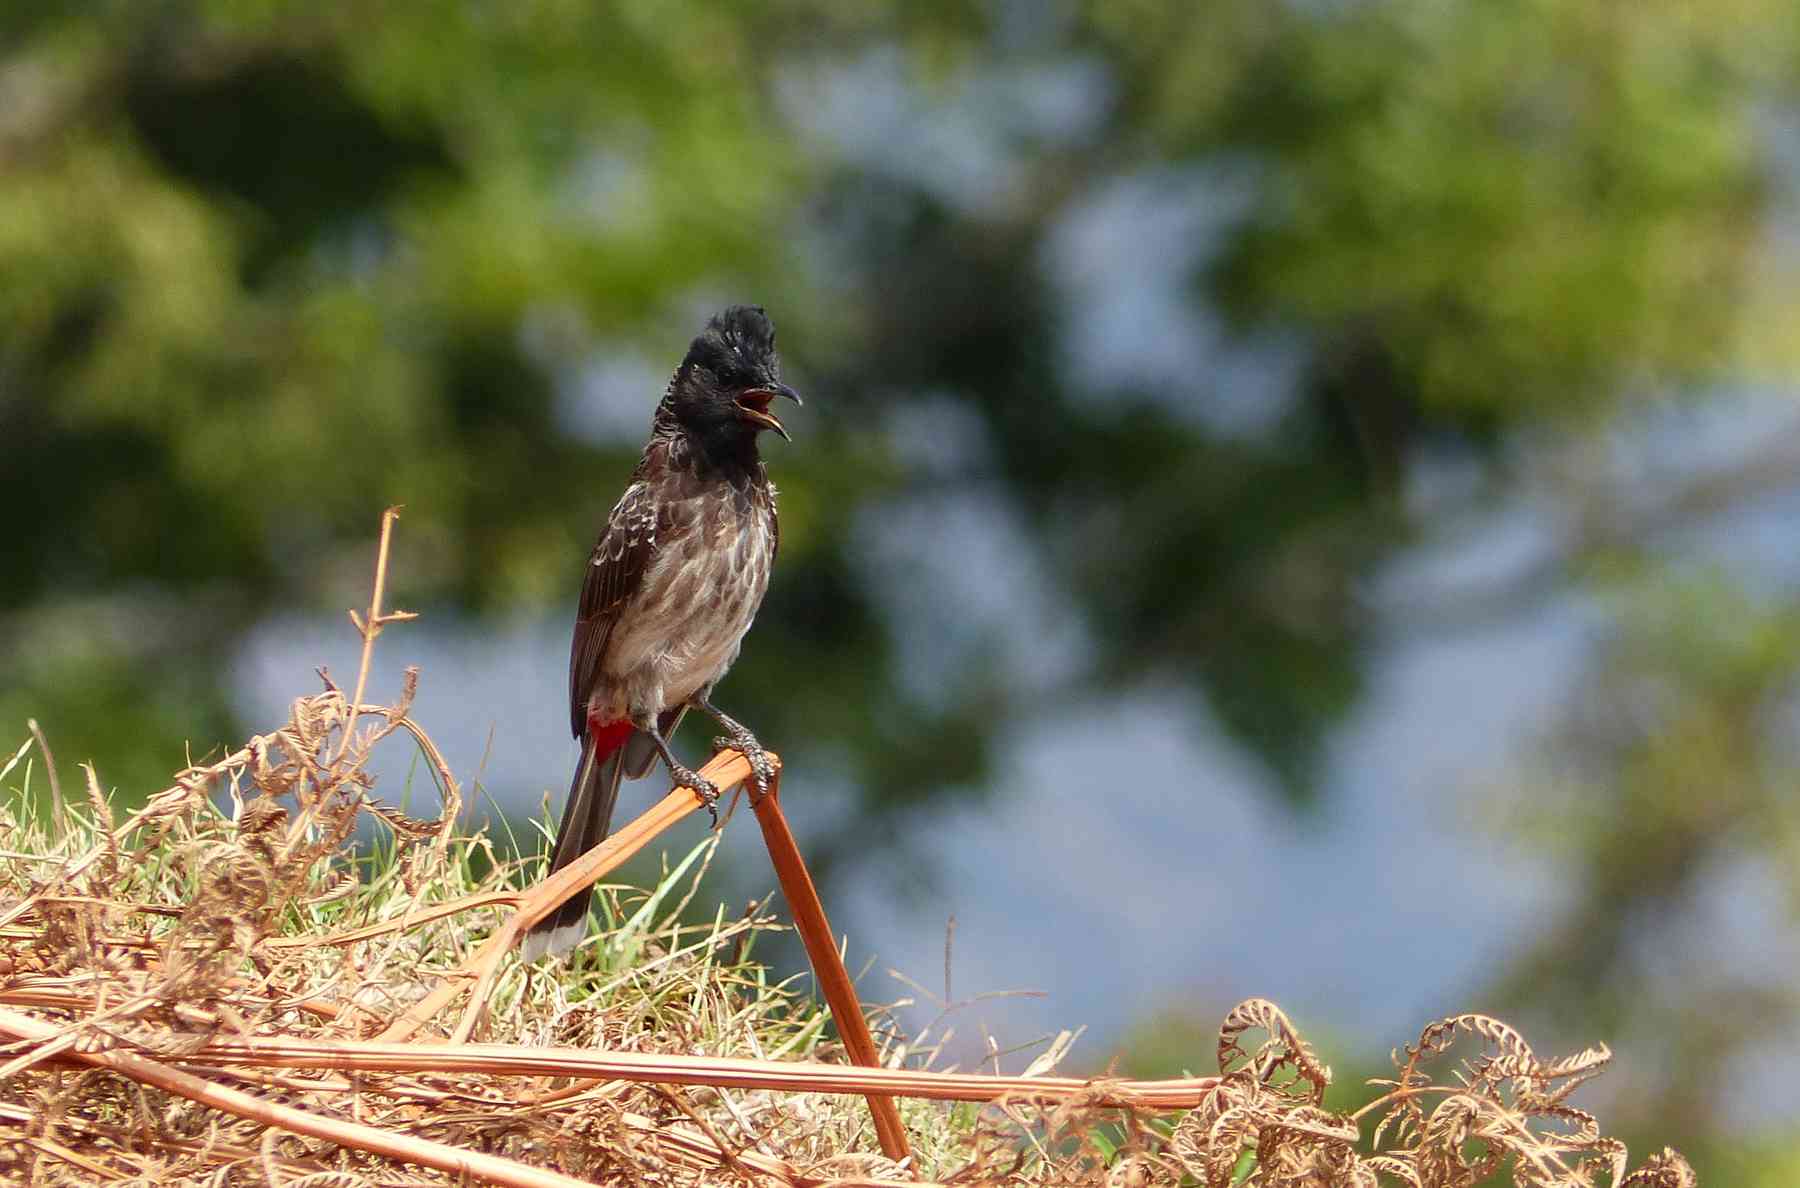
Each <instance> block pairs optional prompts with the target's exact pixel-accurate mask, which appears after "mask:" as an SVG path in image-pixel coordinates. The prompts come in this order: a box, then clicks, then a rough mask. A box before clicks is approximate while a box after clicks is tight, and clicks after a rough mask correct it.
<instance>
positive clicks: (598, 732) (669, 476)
mask: <svg viewBox="0 0 1800 1188" xmlns="http://www.w3.org/2000/svg"><path fill="white" fill-rule="evenodd" d="M777 396H785V397H787V398H788V399H789V400H792V401H793V402H794V403H795V404H799V403H800V395H799V393H797V392H795V391H794V390H793V389H792V388H790V387H788V386H787V385H786V384H784V383H782V382H781V376H780V363H779V361H778V360H777V358H776V355H775V328H774V327H773V326H772V325H770V323H769V319H768V316H767V315H766V314H765V313H764V312H763V310H762V309H761V307H759V306H747V305H734V306H732V307H731V308H729V309H727V310H725V312H723V313H721V314H719V315H718V316H716V317H714V318H713V319H712V320H711V321H709V322H707V324H706V328H705V329H704V330H702V331H701V332H700V334H699V336H698V337H696V338H695V339H694V341H693V342H692V344H690V345H689V347H688V352H687V357H686V358H684V359H682V361H681V366H680V367H678V368H676V369H675V374H674V376H673V377H671V378H670V380H669V386H668V389H667V390H666V391H665V392H664V393H663V398H662V403H660V404H659V405H657V407H656V416H655V418H654V419H653V420H652V422H651V425H650V443H649V444H648V445H646V446H645V447H644V456H643V457H642V458H641V459H639V460H638V464H637V469H636V470H635V471H633V472H632V475H631V485H630V486H628V487H626V488H625V494H623V495H622V496H620V497H619V502H618V503H617V504H615V505H614V506H613V509H612V514H611V515H609V516H608V517H607V519H606V527H605V528H604V529H602V530H601V533H600V540H599V542H598V543H596V544H595V545H594V552H593V555H592V557H591V558H589V561H588V566H587V575H586V578H585V580H584V581H583V583H582V587H581V608H580V610H579V612H578V614H577V617H576V620H575V639H574V643H573V645H572V647H571V648H570V652H569V713H570V721H571V725H572V727H573V729H574V732H575V737H576V738H578V739H580V740H581V762H580V763H579V764H578V765H577V766H576V768H575V780H574V782H573V783H572V784H571V785H570V786H569V801H568V804H566V805H565V806H564V807H563V816H562V824H561V825H560V826H559V827H558V828H557V833H556V847H555V850H554V853H553V855H552V857H551V860H550V869H551V870H552V871H555V870H558V869H560V868H562V867H564V866H567V865H568V864H569V863H570V862H573V861H574V860H575V859H576V858H577V857H579V856H580V855H581V854H583V853H585V852H586V851H587V850H589V849H591V848H593V847H594V846H595V845H596V844H597V843H599V841H600V840H601V839H602V838H604V837H605V836H606V834H607V832H608V831H609V829H610V828H611V825H612V813H613V805H614V804H615V803H616V802H617V800H618V797H619V781H620V780H621V779H623V778H624V777H626V776H630V777H631V778H633V779H635V778H637V777H639V776H642V775H644V774H645V773H646V772H648V771H649V770H650V768H651V767H652V766H653V765H654V764H655V762H656V759H657V757H658V756H661V757H662V760H663V762H664V763H666V764H668V766H669V772H670V774H671V775H672V776H673V777H674V779H675V782H676V783H677V784H683V785H686V786H688V787H690V788H692V789H694V790H695V791H696V792H698V793H699V794H700V795H701V797H702V798H703V799H705V800H706V801H707V803H708V805H709V806H710V805H711V803H712V801H714V800H716V799H717V798H718V790H717V789H715V788H714V787H713V786H712V785H711V784H710V783H708V782H707V781H706V780H703V779H701V778H700V776H699V775H698V774H697V773H695V772H694V771H693V770H691V769H690V768H688V767H686V766H684V765H683V764H682V763H681V761H680V760H679V759H677V758H676V757H675V755H674V752H672V751H671V750H670V749H669V741H668V740H669V736H670V735H672V734H673V733H674V731H675V727H676V726H677V725H678V724H679V723H680V721H681V718H682V715H683V714H684V713H686V712H687V710H688V708H689V707H692V708H694V709H697V710H700V711H701V712H703V713H705V714H708V715H710V716H711V717H712V718H714V719H715V720H716V721H717V722H718V723H719V725H720V726H721V727H723V728H724V731H725V737H724V738H722V739H720V740H718V743H717V745H719V746H730V747H735V748H737V749H738V750H739V751H742V752H743V754H744V756H745V758H747V759H749V760H750V764H751V767H752V769H753V770H754V773H755V774H754V775H753V777H752V779H753V781H754V782H755V783H756V784H757V785H759V786H761V787H765V788H766V787H767V784H768V781H769V778H770V776H771V774H772V773H771V769H770V766H769V761H768V759H767V757H766V756H765V755H764V754H763V749H762V747H761V745H760V744H758V743H757V741H756V737H755V736H754V735H752V734H751V733H750V731H749V730H747V729H745V728H744V726H743V725H742V724H740V723H738V722H736V721H734V720H733V719H732V718H730V717H728V716H726V715H725V714H724V713H723V712H721V711H720V710H719V709H718V708H717V707H716V706H714V705H713V704H712V688H713V686H714V685H715V684H717V683H718V681H719V679H720V678H721V677H723V676H724V675H725V672H726V670H727V669H729V668H730V667H731V664H732V661H734V660H736V659H737V655H738V648H739V647H740V645H741V644H742V643H743V639H744V633H745V632H747V631H748V630H750V623H751V621H752V620H753V619H755V618H756V612H757V608H759V607H760V606H761V605H762V600H763V594H764V592H765V591H766V590H767V589H768V587H769V570H770V568H771V567H772V566H773V565H774V564H775V550H776V544H777V541H778V530H777V527H776V521H775V488H774V486H773V485H772V484H771V483H770V482H769V476H768V473H767V472H766V471H765V470H764V469H763V463H762V458H761V456H760V455H759V454H758V453H757V448H756V443H757V437H758V435H759V434H761V433H762V431H763V430H765V429H772V430H774V431H775V432H776V433H779V434H781V436H782V437H783V438H787V437H788V434H787V430H786V429H784V428H783V427H782V424H781V422H780V421H779V420H777V419H776V417H775V414H774V413H772V412H770V411H769V403H770V401H772V400H773V399H774V398H775V397H777ZM789 440H791V439H789ZM588 895H589V892H588V891H586V890H585V889H584V890H582V891H581V892H579V893H578V894H576V895H574V896H571V897H570V898H569V899H568V901H567V902H565V903H564V904H563V905H562V906H561V907H560V908H558V909H557V910H556V911H555V912H554V913H552V914H551V915H549V916H546V917H545V918H544V919H543V920H542V921H541V922H540V923H538V924H537V925H535V926H534V927H533V928H532V930H531V932H530V933H528V934H527V936H526V940H525V944H524V955H525V958H526V960H532V959H535V958H537V957H540V956H542V955H543V954H545V953H557V954H562V953H567V952H568V951H569V950H571V949H573V948H574V947H575V946H576V944H578V943H579V942H580V940H581V937H582V933H583V932H584V931H585V929H586V924H587V905H588Z"/></svg>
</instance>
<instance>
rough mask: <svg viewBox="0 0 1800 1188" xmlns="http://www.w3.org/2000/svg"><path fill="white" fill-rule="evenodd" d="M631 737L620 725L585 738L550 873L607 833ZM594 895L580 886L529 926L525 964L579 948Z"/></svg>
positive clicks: (589, 733) (523, 949)
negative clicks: (626, 747) (547, 913)
mask: <svg viewBox="0 0 1800 1188" xmlns="http://www.w3.org/2000/svg"><path fill="white" fill-rule="evenodd" d="M618 727H623V729H619V728H618ZM633 733H635V732H634V731H633V730H632V728H631V723H629V722H621V723H617V724H616V725H615V726H613V727H602V728H600V729H599V730H589V731H587V732H586V733H585V734H584V735H583V738H582V743H581V762H580V763H578V764H577V765H576V766H575V780H574V782H573V783H571V784H570V785H569V801H568V803H567V804H565V805H563V815H562V824H561V825H558V826H557V828H556V848H555V849H554V850H553V851H552V852H551V855H550V873H552V874H554V873H555V872H556V871H559V870H561V869H562V868H563V867H565V866H567V865H569V863H571V862H573V861H575V859H577V858H579V857H581V856H582V855H583V854H585V853H587V852H588V851H589V850H591V849H593V848H594V847H595V846H597V845H599V844H600V841H601V839H602V838H604V837H605V836H606V835H607V832H608V831H609V830H611V828H612V815H613V806H614V805H615V804H617V803H618V801H619V781H620V780H621V779H622V778H624V775H625V744H626V741H627V740H628V739H629V738H630V737H631V735H632V734H633ZM592 894H593V892H592V891H590V890H589V889H588V888H586V887H583V888H582V889H581V890H579V891H577V892H576V893H575V894H573V895H571V896H569V898H567V899H565V900H564V901H563V903H562V906H561V907H559V908H557V909H556V910H555V911H554V912H551V913H550V914H549V915H548V916H545V917H544V918H543V919H542V920H539V921H538V922H537V923H536V924H533V925H532V926H531V930H530V931H529V932H527V933H526V934H525V943H524V944H523V945H522V946H520V951H521V954H522V955H523V957H524V959H525V960H527V961H536V960H537V959H538V958H539V957H542V956H544V955H545V954H547V953H548V954H554V955H556V956H558V957H560V956H562V955H563V954H565V953H568V952H570V951H571V950H572V949H574V948H575V946H576V945H578V944H580V943H581V938H582V936H583V935H584V934H585V933H586V932H587V912H588V900H589V898H590V897H591V896H592Z"/></svg>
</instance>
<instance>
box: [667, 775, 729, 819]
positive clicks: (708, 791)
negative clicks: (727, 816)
mask: <svg viewBox="0 0 1800 1188" xmlns="http://www.w3.org/2000/svg"><path fill="white" fill-rule="evenodd" d="M672 774H673V775H674V777H675V783H676V785H677V786H678V787H682V788H688V789H690V790H692V792H693V793H694V795H695V796H697V797H699V798H700V803H701V804H703V805H705V806H706V811H707V813H708V814H710V815H711V816H712V823H713V825H714V826H717V825H718V823H719V789H718V788H717V787H715V786H714V785H713V782H712V781H711V780H709V779H707V778H706V777H705V776H703V775H701V774H700V773H699V772H697V771H695V770H693V769H692V768H688V767H677V768H675V770H674V772H673V773H672Z"/></svg>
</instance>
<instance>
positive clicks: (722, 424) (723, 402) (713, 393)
mask: <svg viewBox="0 0 1800 1188" xmlns="http://www.w3.org/2000/svg"><path fill="white" fill-rule="evenodd" d="M777 396H785V397H787V398H788V399H789V400H792V401H793V402H794V403H795V404H799V403H800V394H799V393H798V392H796V391H794V390H793V389H792V388H790V387H788V386H787V385H786V384H784V383H782V382H781V360H780V359H779V358H778V357H777V356H776V354H775V327H774V326H773V325H771V324H770V322H769V317H768V315H767V314H765V313H764V312H763V310H762V307H761V306H759V305H734V306H732V307H731V308H729V309H727V310H726V311H725V312H724V313H721V314H718V315H717V316H715V317H713V318H712V319H711V320H710V321H708V322H707V323H706V328H705V329H704V330H702V331H701V332H700V333H699V334H698V335H697V336H696V337H695V338H694V341H693V342H692V343H691V344H690V345H689V346H688V352H687V357H686V358H684V359H683V360H682V361H681V367H680V369H679V370H677V371H676V372H675V379H674V382H673V383H671V384H670V386H669V394H668V398H667V400H666V402H665V403H666V406H667V408H668V411H669V412H670V413H671V414H672V415H673V416H674V419H675V420H676V421H677V422H678V423H679V424H680V425H681V427H682V428H684V429H686V430H687V431H688V432H689V433H690V434H692V435H693V436H694V437H696V438H698V439H700V440H701V441H702V442H705V443H708V444H716V445H719V446H724V447H733V446H736V447H743V446H747V445H751V444H753V443H754V442H755V439H756V435H757V434H758V433H760V432H762V431H763V430H764V429H773V430H774V431H775V432H777V433H779V434H781V436H782V437H783V438H787V439H788V440H792V439H791V438H788V432H787V429H786V428H784V427H783V426H782V424H781V422H780V421H779V420H777V419H776V417H775V414H774V413H772V412H770V411H769V403H770V402H771V401H772V400H774V399H775V397H777Z"/></svg>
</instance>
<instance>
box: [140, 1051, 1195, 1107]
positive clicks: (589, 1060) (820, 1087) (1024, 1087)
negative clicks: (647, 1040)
mask: <svg viewBox="0 0 1800 1188" xmlns="http://www.w3.org/2000/svg"><path fill="white" fill-rule="evenodd" d="M171 1059H174V1058H171ZM180 1060H183V1061H194V1062H197V1063H203V1064H245V1065H255V1066H259V1067H264V1068H297V1069H309V1070H313V1071H334V1072H405V1073H438V1074H444V1073H480V1074H490V1075H494V1076H515V1077H524V1076H535V1077H587V1078H597V1079H600V1080H621V1081H636V1082H641V1083H644V1084H658V1085H711V1086H713V1087H714V1088H719V1089H778V1090H783V1091H786V1092H790V1093H847V1094H859V1095H868V1094H871V1093H874V1094H879V1095H897V1096H901V1097H918V1098H926V1099H929V1100H933V1101H975V1102H987V1101H1001V1100H1014V1101H1042V1102H1062V1101H1068V1100H1071V1099H1076V1098H1079V1099H1081V1100H1082V1101H1084V1102H1086V1103H1088V1104H1090V1105H1093V1106H1096V1107H1099V1108H1104V1109H1156V1110H1184V1109H1192V1108H1193V1107H1194V1106H1196V1105H1198V1104H1199V1103H1200V1101H1201V1100H1202V1099H1203V1098H1204V1097H1205V1096H1206V1095H1207V1094H1208V1093H1210V1092H1211V1091H1212V1090H1213V1089H1214V1088H1216V1087H1217V1086H1218V1084H1219V1078H1218V1077H1180V1078H1175V1079H1172V1080H1165V1081H1130V1080H1116V1079H1108V1078H1104V1077H1096V1078H1083V1077H1050V1076H1038V1077H1015V1076H990V1075H988V1074H986V1073H960V1072H932V1071H929V1070H927V1069H917V1068H881V1067H876V1068H864V1067H860V1066H857V1065H843V1064H824V1063H821V1062H819V1061H813V1060H750V1059H746V1058H744V1057H737V1056H688V1055H677V1054H672V1053H662V1052H627V1051H600V1050H596V1049H592V1048H569V1047H535V1046H529V1045H524V1044H458V1043H449V1044H428V1043H410V1044H409V1043H384V1042H382V1041H380V1040H373V1041H363V1040H314V1039H301V1038H298V1037H293V1038H290V1037H285V1036H245V1037H233V1036H228V1035H224V1034H221V1035H220V1036H219V1037H217V1038H215V1039H213V1040H212V1041H211V1042H209V1043H207V1044H206V1045H205V1046H204V1047H201V1048H198V1049H196V1050H194V1051H193V1052H191V1053H187V1054H184V1055H183V1056H181V1057H180Z"/></svg>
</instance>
